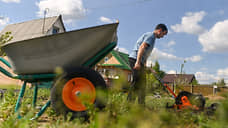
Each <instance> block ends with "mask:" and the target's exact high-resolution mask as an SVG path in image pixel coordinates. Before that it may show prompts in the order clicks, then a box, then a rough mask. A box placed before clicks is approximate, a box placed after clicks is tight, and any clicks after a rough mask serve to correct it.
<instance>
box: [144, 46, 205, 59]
mask: <svg viewBox="0 0 228 128" xmlns="http://www.w3.org/2000/svg"><path fill="white" fill-rule="evenodd" d="M148 59H149V60H150V61H154V60H159V59H164V60H174V61H184V60H186V61H191V62H198V61H200V60H202V57H201V56H200V55H195V56H192V57H186V58H182V57H178V56H175V55H173V54H169V53H166V52H162V51H160V50H159V49H157V48H154V50H153V52H152V53H151V55H150V56H149V58H148Z"/></svg>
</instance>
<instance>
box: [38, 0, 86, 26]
mask: <svg viewBox="0 0 228 128" xmlns="http://www.w3.org/2000/svg"><path fill="white" fill-rule="evenodd" d="M36 5H37V6H38V7H39V11H38V12H37V14H38V16H39V17H43V15H44V10H45V9H46V8H48V13H47V16H57V15H60V14H61V15H62V16H63V20H64V21H65V22H66V23H72V22H73V21H75V20H78V19H82V18H84V17H85V14H86V9H85V8H84V7H83V3H82V0H41V1H40V2H38V3H36Z"/></svg>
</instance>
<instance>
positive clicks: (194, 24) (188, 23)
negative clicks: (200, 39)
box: [171, 11, 206, 35]
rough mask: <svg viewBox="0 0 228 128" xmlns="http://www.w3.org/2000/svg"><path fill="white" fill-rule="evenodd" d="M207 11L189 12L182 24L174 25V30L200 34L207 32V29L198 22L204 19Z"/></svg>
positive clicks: (183, 18) (172, 27)
mask: <svg viewBox="0 0 228 128" xmlns="http://www.w3.org/2000/svg"><path fill="white" fill-rule="evenodd" d="M205 15H206V12H204V11H200V12H195V13H193V12H188V13H186V15H185V16H184V17H182V19H181V24H176V25H172V26H171V29H172V30H173V31H174V32H185V33H189V34H195V35H199V34H202V33H204V32H205V29H204V28H203V27H201V26H200V25H199V24H198V23H199V22H200V21H202V20H203V17H204V16H205Z"/></svg>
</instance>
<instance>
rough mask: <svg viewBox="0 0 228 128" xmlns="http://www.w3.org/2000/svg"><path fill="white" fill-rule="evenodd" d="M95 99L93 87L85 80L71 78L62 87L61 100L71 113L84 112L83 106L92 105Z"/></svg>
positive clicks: (84, 107)
mask: <svg viewBox="0 0 228 128" xmlns="http://www.w3.org/2000/svg"><path fill="white" fill-rule="evenodd" d="M95 98H96V90H95V87H94V85H93V84H92V83H91V82H90V81H89V80H88V79H86V78H83V77H77V78H73V79H71V80H69V81H67V83H66V84H65V85H64V87H63V91H62V99H63V102H64V104H65V105H66V106H67V107H68V108H69V109H71V110H73V111H85V110H86V106H85V104H93V103H94V101H95Z"/></svg>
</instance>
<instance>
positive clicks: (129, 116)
mask: <svg viewBox="0 0 228 128" xmlns="http://www.w3.org/2000/svg"><path fill="white" fill-rule="evenodd" d="M119 89H120V88H111V89H110V90H109V93H108V101H107V105H106V108H105V109H104V110H97V109H95V108H93V107H91V109H90V110H88V114H89V118H88V120H87V121H84V120H82V119H80V118H75V119H74V120H71V118H70V117H71V113H69V115H68V116H67V118H64V117H63V116H61V115H60V116H57V115H56V114H55V112H54V111H53V110H52V108H51V107H50V108H48V110H47V111H46V113H45V114H44V115H42V116H41V117H40V118H39V119H37V120H32V121H31V120H30V119H31V118H32V117H33V116H34V114H35V113H36V112H37V111H38V109H40V106H41V105H43V104H44V103H45V102H44V101H46V100H48V98H49V93H50V92H49V90H47V89H40V90H39V92H38V94H39V95H38V96H39V97H38V101H37V106H38V107H36V108H34V109H32V105H31V103H32V95H33V92H32V90H28V91H27V92H26V94H25V97H24V99H23V104H22V105H21V109H20V114H21V115H22V116H23V118H21V119H17V113H14V108H15V103H16V100H17V96H18V93H15V92H14V91H13V90H8V91H7V92H6V93H5V95H4V97H3V99H1V100H0V127H1V128H26V127H28V128H31V127H32V128H33V127H34V128H35V127H48V128H62V127H75V128H183V127H186V128H198V127H200V128H226V127H228V102H227V99H228V95H227V94H224V97H225V98H226V100H223V101H219V103H220V106H219V108H218V110H217V112H216V113H215V114H214V115H210V116H209V115H207V114H206V113H205V112H193V111H190V110H182V111H179V110H174V109H171V110H167V109H165V106H166V103H167V102H168V103H169V104H173V103H174V100H173V99H172V98H170V97H169V96H166V95H165V96H162V97H161V98H156V97H155V96H154V95H153V93H150V94H148V95H147V97H146V107H142V106H140V105H138V104H137V103H128V101H127V100H126V99H127V94H126V93H124V92H121V91H120V90H119Z"/></svg>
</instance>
